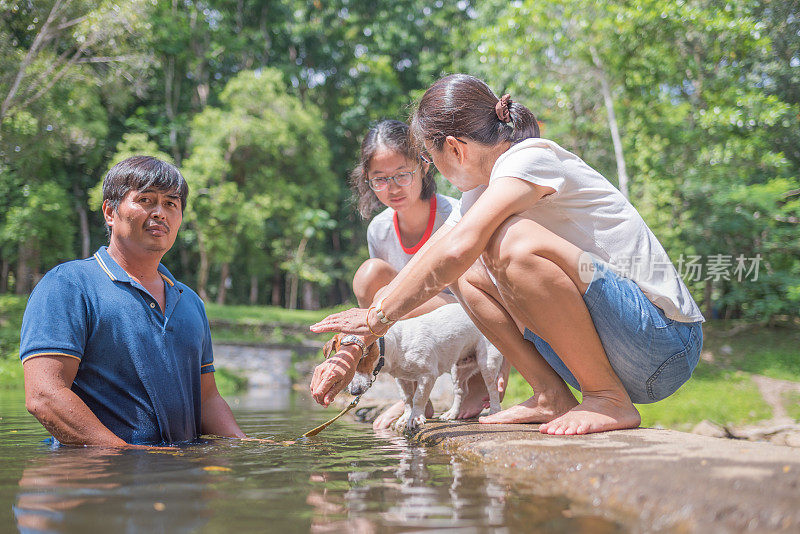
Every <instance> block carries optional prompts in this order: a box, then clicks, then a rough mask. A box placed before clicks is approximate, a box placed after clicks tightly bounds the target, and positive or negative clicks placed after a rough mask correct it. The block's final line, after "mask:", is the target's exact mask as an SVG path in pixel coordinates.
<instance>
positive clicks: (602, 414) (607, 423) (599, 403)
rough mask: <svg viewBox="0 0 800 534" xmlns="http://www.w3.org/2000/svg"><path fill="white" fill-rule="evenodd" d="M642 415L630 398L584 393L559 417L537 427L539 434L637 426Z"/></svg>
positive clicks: (590, 431)
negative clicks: (579, 400) (579, 401)
mask: <svg viewBox="0 0 800 534" xmlns="http://www.w3.org/2000/svg"><path fill="white" fill-rule="evenodd" d="M641 422H642V418H641V416H640V415H639V412H638V411H637V410H636V407H635V406H634V405H633V404H632V403H631V401H630V399H628V398H627V395H625V398H619V395H598V394H588V393H584V395H583V401H582V402H581V403H580V404H579V405H578V406H576V407H574V408H573V409H571V410H570V411H568V412H567V413H565V414H564V415H562V416H561V417H557V418H556V419H553V420H552V421H550V422H549V423H545V424H543V425H541V426H540V427H539V432H541V433H542V434H552V435H567V436H570V435H575V434H590V433H592V432H605V431H607V430H621V429H623V428H636V427H638V426H639V424H641Z"/></svg>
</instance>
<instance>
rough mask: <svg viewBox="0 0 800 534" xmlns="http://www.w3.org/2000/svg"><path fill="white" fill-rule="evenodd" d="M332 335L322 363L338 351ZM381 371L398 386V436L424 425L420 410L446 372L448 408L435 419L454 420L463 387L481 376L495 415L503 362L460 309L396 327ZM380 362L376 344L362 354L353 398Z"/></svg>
mask: <svg viewBox="0 0 800 534" xmlns="http://www.w3.org/2000/svg"><path fill="white" fill-rule="evenodd" d="M340 337H341V334H337V335H335V336H334V337H333V339H331V340H330V341H328V342H327V343H326V344H325V347H324V348H323V352H324V354H325V357H326V358H327V357H328V356H330V355H332V354H335V353H336V352H337V351H338V350H339V338H340ZM384 344H385V351H384V354H383V358H384V367H383V370H384V372H386V373H389V374H390V375H391V376H393V377H394V378H395V380H396V381H397V385H398V386H400V391H401V392H402V395H403V401H404V402H405V405H406V406H405V412H404V413H403V415H402V416H400V419H398V420H397V423H395V428H397V429H398V430H403V428H404V427H405V428H407V429H415V428H417V427H419V426H421V425H423V424H424V423H425V405H426V404H427V403H428V398H429V397H430V394H431V389H433V384H434V382H436V379H437V378H438V377H439V376H441V375H442V374H444V373H446V372H448V371H449V372H450V373H451V375H452V377H453V405H452V406H451V407H450V409H449V410H448V411H447V412H445V413H443V414H442V415H441V416H440V419H445V420H452V419H456V418H457V417H458V413H459V411H460V410H461V402H462V401H463V399H464V396H465V395H466V393H467V381H468V380H469V378H470V377H472V375H474V374H475V373H477V372H480V373H481V375H482V376H483V381H484V383H485V384H486V390H487V391H488V392H489V412H490V413H495V412H498V411H499V410H500V394H499V393H498V392H497V377H498V375H499V373H500V367H501V365H502V363H503V356H502V354H500V351H498V350H497V349H496V348H495V347H494V345H492V344H491V343H489V341H488V340H487V339H486V338H485V337H484V336H483V335H482V334H481V333H480V331H479V330H478V328H477V327H476V326H475V325H474V324H473V323H472V321H471V320H470V318H469V317H468V316H467V314H466V312H465V311H464V309H463V308H462V307H461V305H460V304H447V305H445V306H442V307H440V308H437V309H435V310H433V311H432V312H430V313H426V314H425V315H420V316H419V317H414V318H412V319H406V320H403V321H398V322H397V323H396V324H395V325H394V326H393V327H392V328H390V329H389V331H388V332H387V333H386V335H385V336H384ZM379 357H380V350H379V348H378V343H373V344H372V345H370V346H369V347H368V348H367V353H366V354H365V355H364V357H363V358H361V360H360V361H359V362H358V365H357V367H356V373H355V376H353V380H352V381H351V382H350V386H349V388H348V389H349V391H350V393H351V394H352V395H360V394H362V393H364V392H365V391H366V390H367V389H368V388H369V386H370V385H371V378H372V371H373V370H374V369H375V366H376V365H377V362H378V358H379Z"/></svg>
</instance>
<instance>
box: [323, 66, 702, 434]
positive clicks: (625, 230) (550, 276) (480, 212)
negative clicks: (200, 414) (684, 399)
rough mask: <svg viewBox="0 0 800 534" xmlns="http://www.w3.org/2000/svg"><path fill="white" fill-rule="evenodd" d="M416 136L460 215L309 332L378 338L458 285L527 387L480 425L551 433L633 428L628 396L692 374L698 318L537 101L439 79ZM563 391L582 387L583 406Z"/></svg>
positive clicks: (635, 397)
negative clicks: (371, 303)
mask: <svg viewBox="0 0 800 534" xmlns="http://www.w3.org/2000/svg"><path fill="white" fill-rule="evenodd" d="M411 127H412V131H413V135H414V137H415V138H416V139H418V140H419V142H421V143H422V144H424V146H425V149H426V151H427V152H428V153H429V154H430V155H431V158H432V159H433V162H434V163H435V164H436V167H437V168H438V169H439V172H441V173H442V175H443V176H444V177H445V178H446V179H447V180H448V181H450V182H451V183H452V184H453V185H455V186H456V187H457V188H458V189H459V190H461V191H462V192H463V195H462V197H461V204H460V208H459V209H457V210H453V212H452V214H451V218H450V220H449V221H447V224H445V225H444V226H442V229H441V230H440V231H439V232H437V234H436V235H434V236H433V237H432V238H431V239H430V240H429V241H428V245H427V247H426V248H424V249H423V250H422V251H420V254H418V255H417V256H416V257H415V258H414V260H413V261H411V262H410V263H409V264H408V266H407V267H406V268H405V269H403V270H402V271H401V272H400V273H399V274H398V276H396V277H395V279H394V280H393V282H392V283H391V284H390V285H389V287H388V288H386V290H384V291H383V292H382V294H381V299H380V300H379V302H378V304H379V305H378V306H375V307H373V308H370V309H367V310H364V309H356V310H347V311H345V312H341V313H339V314H334V315H332V316H330V317H328V318H326V319H324V320H323V321H321V322H320V323H318V324H316V325H314V326H312V331H315V332H325V331H337V332H338V331H344V332H346V333H350V334H356V335H361V336H362V337H363V338H364V339H365V340H366V341H367V342H369V341H370V340H371V339H372V338H373V336H374V335H382V334H383V333H384V332H385V331H386V330H387V329H388V328H389V327H390V326H391V323H392V321H393V320H395V319H396V318H398V317H400V316H402V315H403V314H404V313H406V312H407V310H410V309H413V308H415V307H417V306H419V305H420V304H421V303H423V302H425V301H426V300H428V299H429V298H430V297H431V296H432V295H434V294H436V293H437V292H438V291H440V290H441V288H442V287H444V286H446V285H448V284H450V285H451V287H455V288H456V290H457V291H458V292H459V298H460V300H461V301H462V304H463V305H464V306H465V309H467V311H468V313H469V314H470V316H471V317H472V319H473V321H474V322H475V323H476V324H477V325H478V327H479V328H480V330H481V331H482V332H483V334H484V335H485V336H486V337H487V338H488V339H489V340H490V341H491V342H492V343H493V344H494V345H495V346H496V347H497V348H498V349H500V351H501V352H502V353H503V355H504V356H505V357H506V358H507V359H509V360H511V364H512V365H514V367H516V368H517V370H519V372H520V374H521V375H522V376H523V377H524V378H525V379H526V380H527V381H528V383H529V384H530V385H531V386H532V388H533V396H532V397H531V398H530V399H528V400H527V401H525V402H523V403H521V404H518V405H517V406H514V407H511V408H509V409H507V410H504V411H502V412H499V413H496V414H493V415H491V416H488V417H484V418H481V422H483V423H542V424H541V426H540V427H539V431H540V432H543V433H546V434H586V433H590V432H602V431H606V430H614V429H624V428H635V427H637V426H639V424H640V422H641V419H640V416H639V412H638V411H637V410H636V407H635V406H634V404H633V403H650V402H656V401H658V400H661V399H664V398H666V397H668V396H670V395H672V394H673V393H674V392H675V391H677V389H678V388H679V387H680V386H681V385H682V384H683V383H684V382H686V381H687V380H688V379H689V377H690V376H691V374H692V371H693V370H694V368H695V366H696V365H697V362H698V359H699V356H700V349H701V347H702V342H703V333H702V327H701V323H702V322H703V320H704V319H703V316H702V314H701V313H700V310H699V308H698V306H697V304H696V303H695V301H694V300H693V299H692V296H691V295H690V294H689V291H688V289H687V288H686V285H685V284H684V283H683V281H682V280H681V278H680V276H679V275H678V272H677V270H676V269H675V267H674V266H673V264H672V263H671V261H670V259H669V257H668V256H667V254H666V252H665V251H664V248H663V247H662V246H661V243H659V241H658V239H657V238H656V237H655V236H654V235H653V233H652V231H650V229H649V228H648V227H647V225H646V224H645V222H644V220H642V217H641V216H640V215H639V213H638V212H637V211H636V209H635V208H634V207H633V205H632V204H631V203H630V202H629V201H628V200H627V199H626V198H625V197H624V196H623V195H622V194H621V193H620V192H619V191H618V190H617V189H616V188H615V187H614V186H613V185H611V183H609V182H608V180H606V179H605V178H604V177H603V176H602V175H600V174H599V173H598V172H597V171H595V170H594V169H592V168H591V167H590V166H589V165H588V164H586V163H585V162H584V161H583V160H581V159H580V158H579V157H578V156H577V155H575V154H573V153H571V152H569V151H568V150H566V149H564V148H563V147H561V146H559V145H558V144H557V143H556V142H554V141H551V140H549V139H543V138H541V137H540V136H539V127H538V124H537V122H536V119H535V118H534V116H533V113H531V111H530V110H529V109H528V108H526V107H525V106H523V105H521V104H519V103H517V102H514V101H513V100H511V98H510V97H509V95H504V96H503V97H501V98H498V97H497V96H496V95H495V94H494V93H493V92H492V90H491V89H490V88H489V87H488V86H487V85H486V84H485V83H484V82H482V81H481V80H478V79H477V78H474V77H472V76H467V75H464V74H455V75H451V76H447V77H444V78H442V79H440V80H439V81H437V82H436V83H434V84H433V85H432V86H431V87H430V88H429V89H428V90H427V91H426V92H425V94H424V95H423V97H422V99H421V100H420V102H419V105H418V107H417V110H416V111H415V113H414V116H413V118H412V121H411ZM476 260H477V261H478V263H476ZM315 379H316V380H312V387H311V390H312V395H314V397H315V399H317V400H319V399H327V398H330V396H331V395H332V394H335V393H336V390H337V388H338V386H337V385H336V384H335V383H332V382H330V381H326V380H324V377H321V376H320V377H315ZM567 384H570V385H572V386H573V387H575V388H577V389H579V390H581V391H582V400H581V403H580V404H579V403H578V402H577V401H576V399H575V398H574V397H573V396H572V393H571V392H570V390H569V389H568V388H567Z"/></svg>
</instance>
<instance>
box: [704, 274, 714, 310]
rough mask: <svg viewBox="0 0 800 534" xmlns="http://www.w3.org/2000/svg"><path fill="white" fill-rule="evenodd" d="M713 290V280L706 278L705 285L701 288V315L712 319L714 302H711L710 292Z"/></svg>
mask: <svg viewBox="0 0 800 534" xmlns="http://www.w3.org/2000/svg"><path fill="white" fill-rule="evenodd" d="M713 290H714V282H712V281H711V280H706V287H705V288H703V315H705V316H706V320H711V319H713V317H712V315H713V313H714V303H713V302H711V293H712V291H713Z"/></svg>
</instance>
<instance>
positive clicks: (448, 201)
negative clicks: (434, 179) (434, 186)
mask: <svg viewBox="0 0 800 534" xmlns="http://www.w3.org/2000/svg"><path fill="white" fill-rule="evenodd" d="M460 203H461V201H460V200H458V199H457V198H453V197H449V196H447V195H442V194H440V193H437V194H436V211H438V212H439V213H442V214H444V215H447V214H449V213H450V212H451V211H453V210H454V209H457V208H458V206H459V204H460Z"/></svg>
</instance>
